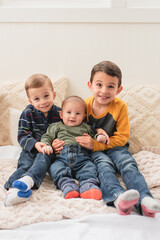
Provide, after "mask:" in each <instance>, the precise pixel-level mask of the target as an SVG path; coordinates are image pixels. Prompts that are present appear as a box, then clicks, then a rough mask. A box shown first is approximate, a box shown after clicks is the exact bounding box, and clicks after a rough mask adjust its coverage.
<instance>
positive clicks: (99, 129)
mask: <svg viewBox="0 0 160 240" xmlns="http://www.w3.org/2000/svg"><path fill="white" fill-rule="evenodd" d="M96 131H97V133H98V135H101V134H102V135H104V136H105V137H106V141H105V142H103V143H106V144H107V145H109V144H110V138H109V136H108V134H107V133H106V131H104V130H103V129H102V128H97V129H96ZM97 141H99V140H98V139H97ZM99 142H101V141H99Z"/></svg>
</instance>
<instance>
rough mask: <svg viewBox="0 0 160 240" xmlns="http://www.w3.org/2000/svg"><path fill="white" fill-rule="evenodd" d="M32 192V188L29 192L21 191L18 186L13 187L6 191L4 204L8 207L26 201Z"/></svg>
mask: <svg viewBox="0 0 160 240" xmlns="http://www.w3.org/2000/svg"><path fill="white" fill-rule="evenodd" d="M31 194H32V190H29V191H27V192H21V191H19V190H18V189H16V188H11V189H9V190H8V191H7V193H6V198H5V201H4V205H5V206H6V207H8V206H12V205H14V204H18V203H22V202H26V201H28V200H29V198H30V196H31Z"/></svg>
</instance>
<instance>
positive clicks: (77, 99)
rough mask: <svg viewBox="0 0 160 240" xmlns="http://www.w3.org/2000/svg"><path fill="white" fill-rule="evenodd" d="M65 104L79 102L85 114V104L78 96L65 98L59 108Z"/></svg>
mask: <svg viewBox="0 0 160 240" xmlns="http://www.w3.org/2000/svg"><path fill="white" fill-rule="evenodd" d="M67 102H80V103H82V106H84V110H85V113H86V103H85V101H84V100H83V99H82V98H81V97H79V96H69V97H67V98H65V99H64V100H63V102H62V106H61V107H62V108H63V107H64V106H65V104H66V103H67Z"/></svg>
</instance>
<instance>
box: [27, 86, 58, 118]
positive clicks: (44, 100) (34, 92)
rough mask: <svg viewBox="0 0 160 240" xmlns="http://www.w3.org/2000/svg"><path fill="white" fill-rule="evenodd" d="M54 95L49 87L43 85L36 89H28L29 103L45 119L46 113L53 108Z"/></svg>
mask: <svg viewBox="0 0 160 240" xmlns="http://www.w3.org/2000/svg"><path fill="white" fill-rule="evenodd" d="M55 96H56V93H55V92H54V91H53V90H52V89H51V87H50V85H49V84H47V83H45V84H44V85H43V86H41V87H38V88H30V89H28V97H29V102H30V103H31V104H32V105H33V106H34V107H35V108H36V109H37V110H39V111H41V112H42V113H43V114H44V116H45V117H47V115H48V111H49V110H50V109H51V108H52V106H53V100H54V98H55Z"/></svg>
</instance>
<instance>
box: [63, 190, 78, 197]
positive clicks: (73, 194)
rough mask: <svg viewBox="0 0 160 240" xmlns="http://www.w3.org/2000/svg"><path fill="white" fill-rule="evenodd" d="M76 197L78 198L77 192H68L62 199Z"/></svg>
mask: <svg viewBox="0 0 160 240" xmlns="http://www.w3.org/2000/svg"><path fill="white" fill-rule="evenodd" d="M78 197H79V192H77V191H71V192H68V193H67V194H66V196H65V197H64V198H65V199H69V198H78Z"/></svg>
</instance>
